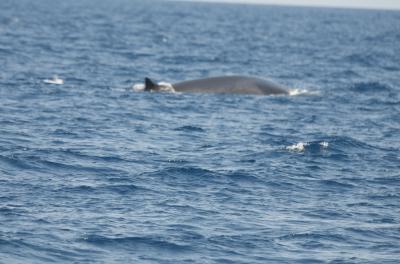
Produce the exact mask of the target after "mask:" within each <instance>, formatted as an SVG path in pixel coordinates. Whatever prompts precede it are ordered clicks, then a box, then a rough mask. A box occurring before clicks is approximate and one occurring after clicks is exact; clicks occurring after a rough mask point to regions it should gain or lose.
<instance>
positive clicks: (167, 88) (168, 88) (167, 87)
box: [132, 82, 175, 93]
mask: <svg viewBox="0 0 400 264" xmlns="http://www.w3.org/2000/svg"><path fill="white" fill-rule="evenodd" d="M158 86H159V87H160V91H162V92H170V93H175V89H174V87H173V86H172V84H170V83H167V82H159V83H158ZM145 88H146V86H145V85H144V84H143V83H136V84H134V85H133V86H132V89H133V90H134V91H135V92H142V91H144V90H145Z"/></svg>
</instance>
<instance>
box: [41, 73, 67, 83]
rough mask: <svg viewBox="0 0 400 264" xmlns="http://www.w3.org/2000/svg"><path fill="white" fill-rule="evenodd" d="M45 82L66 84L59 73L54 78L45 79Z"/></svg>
mask: <svg viewBox="0 0 400 264" xmlns="http://www.w3.org/2000/svg"><path fill="white" fill-rule="evenodd" d="M43 82H44V83H47V84H58V85H61V84H64V80H63V79H60V78H58V76H57V75H54V76H53V78H52V79H45V80H43Z"/></svg>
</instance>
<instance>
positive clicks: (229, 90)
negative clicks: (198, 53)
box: [144, 75, 289, 95]
mask: <svg viewBox="0 0 400 264" xmlns="http://www.w3.org/2000/svg"><path fill="white" fill-rule="evenodd" d="M144 90H145V91H149V92H153V91H155V92H156V91H171V90H172V91H175V92H189V93H225V94H254V95H286V94H289V92H288V89H287V88H286V87H285V86H283V85H280V84H277V83H275V82H272V81H270V80H265V79H262V78H258V77H252V76H242V75H232V76H217V77H210V78H204V79H195V80H188V81H182V82H177V83H173V84H166V83H156V82H154V81H152V80H151V79H150V78H147V77H146V78H145V88H144Z"/></svg>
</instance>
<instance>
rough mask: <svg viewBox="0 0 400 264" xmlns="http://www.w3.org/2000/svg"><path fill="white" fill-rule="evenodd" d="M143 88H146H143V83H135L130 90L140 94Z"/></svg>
mask: <svg viewBox="0 0 400 264" xmlns="http://www.w3.org/2000/svg"><path fill="white" fill-rule="evenodd" d="M144 88H146V86H145V85H144V84H143V83H135V84H134V85H133V86H132V89H133V90H134V91H135V92H142V91H144Z"/></svg>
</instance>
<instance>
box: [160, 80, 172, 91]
mask: <svg viewBox="0 0 400 264" xmlns="http://www.w3.org/2000/svg"><path fill="white" fill-rule="evenodd" d="M158 85H159V86H160V91H163V92H171V93H175V89H174V87H173V86H172V84H170V83H167V82H159V83H158Z"/></svg>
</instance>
